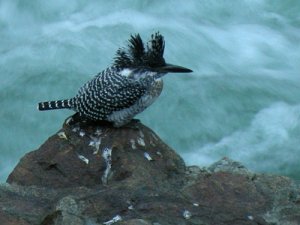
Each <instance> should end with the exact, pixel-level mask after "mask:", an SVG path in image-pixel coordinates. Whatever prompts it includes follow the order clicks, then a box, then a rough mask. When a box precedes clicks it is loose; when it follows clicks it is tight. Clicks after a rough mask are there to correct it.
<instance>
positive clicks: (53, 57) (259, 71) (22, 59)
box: [0, 0, 300, 182]
mask: <svg viewBox="0 0 300 225" xmlns="http://www.w3.org/2000/svg"><path fill="white" fill-rule="evenodd" d="M299 12H300V2H299V1H298V0H294V1H292V0H289V1H287V0H286V1H279V0H278V1H276V0H275V1H274V0H239V1H225V0H218V1H217V0H206V1H204V0H194V1H180V2H179V1H171V0H169V1H138V0H135V1H134V0H132V1H111V2H109V1H84V0H81V1H80V0H77V1H67V0H64V1H62V0H56V1H37V0H31V1H22V0H19V1H17V0H0V37H1V38H0V78H1V81H0V104H1V109H0V134H1V136H0V151H1V152H0V181H1V182H3V181H5V179H6V177H7V175H8V174H9V172H10V171H11V170H12V169H13V167H14V166H15V165H16V164H17V163H18V161H19V160H20V158H21V157H22V156H23V155H24V154H25V153H26V152H29V151H31V150H34V149H37V148H38V147H39V146H40V145H41V144H42V143H43V142H44V141H45V140H46V139H47V138H48V137H49V136H50V135H52V134H53V133H55V132H56V131H57V130H58V129H59V128H60V127H61V124H62V122H63V121H64V119H65V118H66V117H67V116H69V115H71V114H72V112H71V111H68V110H60V111H52V112H38V111H37V110H36V104H37V103H38V102H39V101H44V100H55V99H61V98H67V97H72V96H73V95H74V94H75V93H76V92H77V90H78V88H79V87H80V86H81V85H82V84H83V83H84V82H86V81H88V80H89V79H91V78H92V77H93V76H94V75H95V74H96V73H97V72H99V71H101V70H102V69H104V68H106V67H107V66H109V65H110V63H111V62H112V59H113V57H114V52H115V51H116V50H117V48H119V47H121V46H123V45H124V44H126V40H127V39H128V37H129V36H130V34H135V33H140V34H141V36H142V37H143V38H146V39H147V38H148V37H149V35H150V34H151V33H153V32H155V31H157V30H159V31H160V32H161V33H162V34H163V35H164V36H165V40H166V49H165V59H166V60H167V61H168V62H170V63H174V64H178V65H182V66H186V67H188V68H191V69H193V70H194V73H192V74H169V75H167V76H166V77H165V78H164V81H165V88H164V91H163V93H162V96H161V97H160V98H159V100H158V101H157V102H155V103H154V104H153V105H152V106H151V107H150V108H149V109H147V110H146V111H145V112H143V113H142V114H141V115H139V118H140V119H141V120H142V122H143V123H144V124H146V125H148V126H149V127H151V128H152V129H153V130H154V131H156V132H157V133H158V134H159V135H160V136H161V137H162V138H163V140H164V141H166V142H167V143H168V144H169V145H170V146H172V147H173V148H174V149H176V151H177V152H178V153H180V155H181V156H182V157H183V158H184V159H185V161H186V162H187V164H188V165H191V164H197V165H201V166H207V165H209V164H210V163H212V162H214V161H216V160H218V159H220V158H221V157H223V156H228V157H230V158H232V159H234V160H238V161H241V162H242V163H243V164H244V165H246V166H247V167H249V168H250V169H252V170H254V171H259V172H270V173H276V174H282V175H288V176H290V177H293V178H295V179H300V45H299V43H300V14H299Z"/></svg>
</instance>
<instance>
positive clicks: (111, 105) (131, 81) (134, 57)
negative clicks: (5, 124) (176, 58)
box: [38, 32, 192, 127]
mask: <svg viewBox="0 0 300 225" xmlns="http://www.w3.org/2000/svg"><path fill="white" fill-rule="evenodd" d="M164 48H165V41H164V37H163V36H162V35H161V34H160V33H159V32H157V33H155V34H152V35H151V39H150V40H149V41H148V42H147V44H146V45H144V43H143V41H142V39H141V37H140V35H139V34H137V35H131V37H130V39H129V41H128V46H127V47H126V48H119V49H118V50H117V53H116V56H115V58H114V62H113V64H112V66H111V67H108V68H107V69H105V70H103V71H102V72H100V73H99V74H97V75H96V76H95V77H94V78H93V79H92V80H90V81H88V82H87V83H86V84H84V85H83V86H82V87H81V88H80V89H79V91H78V93H77V95H76V96H75V97H73V98H70V99H65V100H57V101H48V102H40V103H39V104H38V109H39V110H41V111H42V110H52V109H63V108H66V109H72V110H74V111H76V112H77V113H78V114H79V117H80V118H82V119H88V120H92V121H108V122H111V123H113V126H114V127H121V126H123V125H125V124H127V123H129V122H130V121H131V120H132V119H133V117H134V116H135V115H137V114H138V113H140V112H142V111H143V110H145V109H146V108H147V107H148V106H150V105H151V104H152V103H153V102H154V101H155V100H156V99H157V98H158V96H159V95H160V93H161V91H162V88H163V81H162V79H161V78H162V77H163V76H164V75H165V74H167V73H189V72H192V70H190V69H187V68H185V67H181V66H176V65H172V64H168V63H166V62H165V59H164V57H163V54H164Z"/></svg>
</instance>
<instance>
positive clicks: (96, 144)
mask: <svg viewBox="0 0 300 225" xmlns="http://www.w3.org/2000/svg"><path fill="white" fill-rule="evenodd" d="M91 139H92V140H91V141H90V143H89V146H92V147H94V148H95V151H94V152H93V154H94V155H96V154H97V153H98V152H99V148H100V144H101V138H100V137H99V138H96V137H91Z"/></svg>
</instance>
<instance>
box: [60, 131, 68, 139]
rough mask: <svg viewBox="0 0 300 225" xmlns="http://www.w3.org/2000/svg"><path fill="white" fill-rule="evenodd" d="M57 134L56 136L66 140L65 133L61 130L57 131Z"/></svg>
mask: <svg viewBox="0 0 300 225" xmlns="http://www.w3.org/2000/svg"><path fill="white" fill-rule="evenodd" d="M57 135H58V137H59V138H61V139H66V140H68V138H67V135H66V133H65V132H63V131H61V132H59V133H58V134H57Z"/></svg>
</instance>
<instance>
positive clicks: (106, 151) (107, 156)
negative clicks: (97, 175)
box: [101, 148, 112, 184]
mask: <svg viewBox="0 0 300 225" xmlns="http://www.w3.org/2000/svg"><path fill="white" fill-rule="evenodd" d="M111 152H112V149H111V148H105V149H104V150H103V153H102V157H103V158H104V160H105V163H106V169H105V171H104V174H103V176H102V178H101V179H102V183H103V184H107V181H108V177H109V174H110V172H111Z"/></svg>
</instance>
